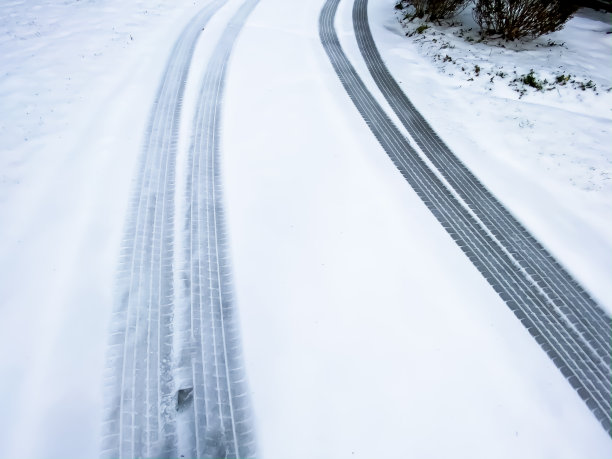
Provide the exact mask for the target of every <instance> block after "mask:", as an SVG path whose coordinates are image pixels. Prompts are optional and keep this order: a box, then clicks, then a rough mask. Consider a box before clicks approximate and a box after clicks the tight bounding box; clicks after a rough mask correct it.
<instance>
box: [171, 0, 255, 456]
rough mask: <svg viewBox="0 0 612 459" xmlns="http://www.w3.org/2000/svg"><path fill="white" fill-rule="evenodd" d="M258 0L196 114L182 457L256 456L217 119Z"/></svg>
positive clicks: (222, 49) (182, 340)
mask: <svg viewBox="0 0 612 459" xmlns="http://www.w3.org/2000/svg"><path fill="white" fill-rule="evenodd" d="M258 2H259V0H247V1H246V2H245V3H244V4H243V5H242V6H241V7H240V9H239V10H238V12H237V13H236V14H235V15H234V17H233V18H232V19H231V20H230V22H229V24H228V26H227V28H226V29H225V31H224V32H223V35H222V36H221V38H220V40H219V43H218V44H217V46H216V48H215V50H214V52H213V54H212V56H211V58H210V61H209V63H208V66H207V69H206V73H205V75H204V80H203V82H202V87H201V91H200V95H199V103H198V109H197V113H196V116H195V119H194V127H193V143H192V147H191V149H190V152H189V158H188V164H189V166H190V167H189V170H188V171H187V172H188V177H187V183H186V198H187V202H188V207H187V209H186V215H185V228H186V230H187V233H188V236H187V239H188V240H187V241H185V244H184V252H185V254H184V256H185V264H184V267H183V272H182V283H183V289H184V292H183V297H184V298H185V299H186V301H183V302H182V303H181V304H182V307H181V310H180V311H178V314H179V315H180V317H181V321H180V335H179V336H178V338H179V344H178V346H179V347H180V355H181V364H182V365H183V367H182V368H179V369H178V372H179V373H180V374H181V375H182V380H181V388H180V390H181V391H182V393H184V394H185V400H184V402H183V403H182V404H181V406H180V407H179V411H180V412H179V415H178V423H179V428H180V430H181V431H184V432H186V433H185V435H186V436H187V437H188V438H189V441H185V442H182V443H181V445H182V446H181V450H180V451H179V452H180V453H181V455H183V456H184V457H209V458H228V457H253V456H254V455H255V440H254V433H253V429H252V422H251V416H250V408H249V405H248V397H247V387H246V378H245V374H244V367H243V364H242V356H241V353H240V349H241V347H240V336H239V330H238V325H237V318H236V314H237V312H236V306H235V302H234V297H233V287H232V284H231V268H230V264H229V256H228V249H227V242H226V233H225V222H224V213H223V199H222V187H221V171H220V164H219V161H220V146H219V142H220V119H221V109H222V98H223V90H224V86H225V74H226V69H227V65H228V60H229V57H230V54H231V51H232V48H233V45H234V43H235V40H236V38H237V36H238V34H239V33H240V30H241V29H242V26H243V25H244V22H245V21H246V19H247V17H248V16H249V14H250V13H251V12H252V10H253V9H254V8H255V6H257V4H258Z"/></svg>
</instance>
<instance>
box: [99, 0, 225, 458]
mask: <svg viewBox="0 0 612 459" xmlns="http://www.w3.org/2000/svg"><path fill="white" fill-rule="evenodd" d="M223 3H224V0H215V1H212V2H211V3H209V4H208V5H207V6H206V7H205V8H204V9H203V10H201V11H200V12H199V13H198V14H197V15H196V16H195V17H194V18H193V19H192V20H191V22H190V23H189V24H188V25H187V27H186V28H185V30H184V31H183V32H182V34H181V35H180V37H179V39H178V40H177V42H176V44H175V45H174V48H173V50H172V53H171V56H170V59H169V61H168V64H167V66H166V69H165V72H164V76H163V78H162V82H161V85H160V88H159V90H158V93H157V96H156V100H155V103H154V106H153V109H152V112H151V118H150V120H149V126H148V128H147V132H146V135H145V141H144V145H143V152H142V156H141V159H140V164H139V167H138V171H139V172H138V176H137V180H136V187H135V191H134V192H133V195H132V199H131V202H130V205H129V211H128V212H129V213H128V216H127V222H126V229H125V236H124V241H123V244H122V249H121V257H120V263H119V272H118V277H117V287H116V298H115V310H114V312H113V317H112V319H111V333H110V334H111V337H110V343H109V350H108V358H107V370H106V378H105V387H106V400H105V402H106V404H105V412H104V415H103V419H104V420H103V425H102V446H101V455H102V456H103V457H112V458H123V457H152V456H155V457H160V456H161V457H169V456H173V455H175V450H176V429H175V422H174V417H175V405H176V402H175V390H174V383H173V378H172V348H173V326H172V320H173V299H174V288H173V271H172V259H173V219H174V174H175V170H174V167H175V159H176V147H177V145H176V144H177V137H178V124H179V117H180V116H179V115H180V111H181V101H182V97H183V92H184V87H185V80H186V77H187V72H188V70H189V64H190V61H191V57H192V54H193V51H194V48H195V43H196V40H197V38H198V37H199V35H200V33H201V31H202V29H203V27H204V26H205V25H206V24H207V22H208V21H209V19H210V18H211V17H212V16H213V14H214V13H215V12H216V11H217V10H218V9H219V8H220V6H221V5H222V4H223Z"/></svg>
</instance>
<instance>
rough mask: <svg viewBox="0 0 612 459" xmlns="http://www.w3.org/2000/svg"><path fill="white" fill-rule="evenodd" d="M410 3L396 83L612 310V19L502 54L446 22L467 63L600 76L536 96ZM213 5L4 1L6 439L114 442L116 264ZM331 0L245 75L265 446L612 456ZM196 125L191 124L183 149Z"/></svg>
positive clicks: (281, 12) (258, 413)
mask: <svg viewBox="0 0 612 459" xmlns="http://www.w3.org/2000/svg"><path fill="white" fill-rule="evenodd" d="M394 2H395V0H370V21H371V25H372V29H373V33H374V37H375V39H376V42H377V45H378V46H379V49H380V51H381V54H382V56H383V58H384V59H385V60H386V62H387V65H388V66H389V69H390V70H391V72H392V73H393V75H394V76H395V78H396V79H397V80H398V81H399V82H400V83H401V86H402V88H403V89H404V90H405V92H406V93H407V94H408V96H409V97H410V98H411V99H412V100H413V102H414V103H415V105H416V106H417V108H418V109H419V110H421V111H422V113H423V114H424V116H425V117H426V118H427V119H428V120H429V121H430V122H431V124H432V125H433V127H434V128H435V129H436V131H437V132H438V133H439V134H440V136H441V137H442V138H443V139H444V140H445V141H446V142H447V143H448V144H449V146H450V147H451V149H452V150H453V151H454V152H455V153H456V154H457V155H458V156H459V157H460V158H461V159H462V160H463V161H464V162H465V164H466V165H468V167H470V168H471V170H472V171H473V172H474V173H475V174H476V175H477V176H478V177H479V179H480V180H482V181H483V183H485V184H486V186H487V187H488V188H489V189H490V190H491V191H492V192H493V193H494V194H496V195H497V196H498V197H499V198H500V200H501V201H502V202H503V203H504V204H505V205H506V206H507V207H508V208H509V209H510V210H511V211H512V212H513V213H514V215H515V216H517V217H518V218H519V219H520V220H521V221H522V222H524V223H525V224H526V226H527V227H528V228H529V229H530V231H532V232H533V234H534V235H535V236H536V237H537V238H538V239H539V240H540V241H541V242H543V243H544V245H545V246H546V247H547V248H548V249H549V250H550V251H551V252H552V253H553V254H554V255H555V256H556V257H557V258H558V259H559V260H560V261H561V262H562V263H563V264H564V266H566V267H567V269H568V270H569V271H570V272H571V273H572V274H573V275H574V276H576V277H577V278H578V279H579V280H580V281H581V282H582V283H583V284H584V285H585V286H586V287H587V288H588V289H589V291H590V292H591V293H593V294H594V295H595V297H596V298H597V299H598V300H599V301H600V302H601V304H602V305H603V306H604V307H606V308H607V309H608V310H609V311H610V310H611V309H612V287H611V286H610V283H609V281H608V280H609V279H610V278H611V275H612V265H611V264H610V263H609V255H610V253H611V248H612V227H611V226H610V225H609V221H610V216H611V215H610V214H611V212H610V211H611V206H612V203H611V202H610V199H609V196H610V191H612V190H611V187H612V184H611V181H610V172H611V171H610V155H609V145H610V142H609V140H610V131H611V128H612V124H611V123H610V121H611V119H610V118H611V117H612V116H611V112H610V95H609V93H607V92H605V89H606V88H607V86H606V85H608V86H610V81H609V80H608V81H607V83H606V78H609V76H606V75H608V71H607V69H608V68H609V66H608V65H607V63H608V61H606V58H605V57H603V56H610V55H612V54H611V51H612V50H611V48H612V43H611V40H610V38H611V37H612V35H606V34H605V33H604V32H605V30H604V29H605V28H604V26H602V20H601V17H600V16H598V15H597V14H595V13H593V12H591V11H590V10H583V11H582V12H581V13H579V14H578V15H577V16H576V18H574V19H572V20H571V21H570V22H569V23H568V25H567V27H566V28H565V29H564V30H562V31H560V32H557V33H555V34H554V35H551V36H550V37H549V38H550V40H552V41H554V42H555V43H565V45H563V46H561V45H559V46H549V47H544V46H543V47H541V48H536V47H535V44H533V45H530V46H531V48H529V49H528V50H527V51H524V52H521V54H520V55H521V57H520V58H517V57H516V54H512V53H511V51H510V50H508V49H504V48H500V47H493V48H491V49H492V50H493V51H491V56H490V57H487V59H488V60H481V59H484V58H483V57H482V56H483V53H482V49H484V48H482V47H484V46H485V45H484V44H479V45H478V46H479V47H480V48H478V49H481V51H478V53H477V56H476V57H474V56H473V55H471V54H470V53H472V52H474V53H476V51H470V50H471V49H477V48H470V47H465V48H462V46H463V45H460V43H464V42H463V41H460V40H459V39H460V38H461V37H458V36H457V35H455V34H454V32H457V34H458V29H456V28H455V29H453V28H452V27H451V28H446V29H444V30H440V31H439V32H436V33H440V34H442V33H444V36H445V37H446V38H445V39H446V40H447V41H449V42H451V44H453V45H454V46H455V48H454V49H449V50H448V54H449V55H450V54H451V51H453V52H456V53H457V54H456V55H455V54H453V55H452V56H451V57H452V58H453V60H455V61H459V62H462V61H461V59H463V60H465V61H466V62H468V61H469V62H470V63H472V62H478V63H479V64H478V65H479V66H480V67H481V69H482V70H481V73H484V74H486V72H488V71H490V69H492V70H494V69H497V68H498V67H500V66H501V67H504V68H505V69H507V70H508V71H509V73H511V72H512V71H514V67H513V66H514V65H516V66H517V69H516V71H517V74H524V73H526V72H528V71H529V70H530V69H531V68H534V70H537V71H538V75H540V77H541V78H545V77H548V78H552V76H554V75H555V74H556V72H557V71H558V70H557V67H558V66H564V67H563V68H562V69H560V70H559V71H562V72H564V74H567V73H571V74H573V75H577V76H578V77H580V78H581V81H582V78H583V77H584V78H587V77H588V78H590V79H592V80H593V81H595V82H596V83H597V87H598V89H600V94H599V95H597V94H595V91H584V92H583V91H581V90H580V91H576V90H574V89H572V88H560V89H559V91H557V90H553V91H549V92H546V93H539V92H535V91H530V92H527V93H525V94H524V95H523V96H522V97H520V98H519V93H517V92H516V91H514V90H513V89H512V88H511V87H509V86H508V85H507V83H506V81H505V80H504V81H502V80H503V79H502V78H501V77H499V78H494V80H493V83H488V82H489V81H490V77H489V76H488V75H487V76H485V75H484V74H483V75H482V76H480V77H478V78H475V77H474V76H473V75H467V74H465V73H464V72H462V71H460V67H458V68H456V67H448V66H444V67H442V66H441V65H440V64H439V60H436V59H434V57H435V54H436V53H439V52H440V51H439V50H436V49H435V48H434V47H432V46H431V43H432V42H431V39H432V38H435V36H431V33H432V32H433V30H428V31H427V33H428V34H429V35H427V36H426V37H424V38H421V39H420V41H419V40H416V42H415V40H414V38H415V37H414V36H413V37H406V36H405V34H406V29H404V28H402V25H401V24H400V22H399V20H398V18H397V16H396V15H395V11H394V9H393V5H394ZM204 3H205V0H204V1H203V0H196V1H193V0H190V1H187V0H174V1H172V2H170V1H161V0H157V1H154V2H145V1H144V0H142V1H141V0H133V1H129V2H126V1H119V0H97V1H94V0H90V1H86V0H81V1H78V0H76V1H69V0H65V1H61V2H57V1H52V0H28V1H17V0H14V1H9V2H3V3H2V4H1V5H0V32H1V33H0V62H1V63H2V66H1V67H0V222H1V225H0V260H2V264H1V265H0V298H2V311H3V317H2V321H0V324H1V325H0V375H1V376H2V378H1V383H0V394H1V395H0V406H2V414H1V415H0V432H1V433H0V457H11V458H13V457H14V458H22V457H23V458H25V457H32V458H44V457H58V458H59V457H62V458H69V457H74V458H84V457H88V458H89V457H96V456H97V455H98V448H99V432H100V425H99V424H100V419H101V410H102V405H101V403H102V402H101V395H102V386H103V378H102V373H103V369H104V355H105V348H106V343H107V332H108V320H109V318H110V314H111V311H112V307H113V303H112V293H113V278H114V276H115V270H116V267H117V262H118V254H119V247H120V243H121V236H122V229H123V225H124V217H125V212H126V208H127V204H128V199H129V196H130V192H131V187H132V179H133V176H134V174H135V166H136V163H137V159H138V156H139V154H140V152H141V142H142V138H143V135H144V130H145V126H146V123H147V117H148V115H149V112H150V110H151V104H152V102H153V100H154V96H155V93H156V90H157V87H158V85H159V79H160V78H161V75H162V72H163V69H164V66H165V64H166V62H167V59H168V55H169V53H170V50H171V47H172V45H173V44H174V41H175V40H176V38H177V37H178V36H179V34H180V32H181V30H182V29H183V27H184V26H185V25H186V24H187V22H188V21H189V19H190V18H191V17H192V16H193V15H194V14H195V13H196V12H197V11H199V10H200V9H201V7H202V6H203V5H204ZM240 3H241V2H240V1H239V0H230V1H229V7H230V9H228V10H227V11H226V12H224V11H221V12H220V15H219V17H218V18H217V20H216V21H212V22H211V25H210V27H207V29H206V30H205V31H204V32H203V33H202V36H201V39H200V42H199V44H198V47H197V48H196V53H195V55H194V60H193V65H192V74H191V75H190V77H189V79H188V82H187V88H186V93H185V94H186V101H185V104H184V107H183V109H184V113H183V119H184V120H187V122H186V125H189V122H190V121H191V120H192V119H193V113H194V112H195V101H194V96H195V95H196V94H197V92H198V89H199V83H200V81H199V79H198V76H201V75H202V71H203V69H204V68H205V65H206V62H207V59H208V57H209V54H210V51H211V49H212V48H213V47H214V44H215V41H216V39H217V38H218V36H219V34H220V31H222V30H223V27H224V22H223V21H224V20H226V19H227V18H228V17H229V12H230V11H231V10H232V9H235V8H237V7H239V4H240ZM323 3H324V2H323V0H313V1H308V2H305V1H298V0H293V1H288V0H261V3H260V4H259V6H258V7H257V8H256V9H255V11H254V12H253V14H252V16H251V17H250V18H249V20H248V21H247V23H246V25H245V28H244V30H243V31H242V32H241V35H240V36H239V38H238V41H237V43H236V46H235V48H234V51H233V55H232V56H231V59H230V66H229V68H228V80H227V84H226V89H225V103H224V108H223V110H224V111H223V119H222V126H223V128H222V129H223V131H222V132H223V144H222V147H221V148H222V152H223V155H224V159H223V164H222V167H223V179H224V183H225V186H224V192H225V202H226V211H227V217H228V230H229V236H230V237H229V239H230V240H229V245H230V251H231V255H232V264H233V269H234V275H235V289H236V295H237V303H238V307H239V310H240V321H241V330H242V336H243V340H242V341H243V343H242V344H243V348H244V355H245V359H246V366H247V368H246V369H247V375H248V379H249V385H250V392H251V398H252V404H253V407H254V410H255V417H256V428H257V434H258V444H259V453H260V454H259V455H260V456H262V457H271V458H293V457H295V458H297V457H304V458H313V457H321V458H331V457H333V458H339V457H364V458H367V457H398V458H399V457H418V458H426V457H432V458H446V457H454V458H458V457H466V458H479V457H480V458H491V457H495V458H505V457H507V458H517V457H521V458H534V459H536V458H542V457H552V458H577V457H580V458H603V457H609V456H610V454H612V441H611V440H610V438H609V437H608V436H607V435H606V434H605V432H604V431H603V429H602V428H601V426H600V425H599V423H598V422H597V421H596V420H595V418H594V417H593V416H592V414H591V413H590V411H589V410H588V408H587V407H586V406H585V405H584V403H583V402H582V401H581V399H580V398H579V397H578V395H577V394H576V393H575V392H574V391H573V389H572V388H571V387H570V385H569V384H568V383H567V382H566V380H565V379H564V378H563V376H562V375H561V374H560V372H559V371H558V370H557V369H556V367H555V366H554V365H553V363H552V362H550V361H549V359H548V357H547V356H546V355H545V354H544V352H543V351H542V350H541V349H540V348H539V346H538V345H537V343H536V342H535V341H534V340H533V339H532V338H531V337H530V335H529V334H528V332H527V331H526V330H525V329H524V328H523V326H522V325H521V323H520V322H519V321H517V320H516V318H515V317H514V315H513V314H512V313H511V312H510V311H509V310H508V308H507V307H506V306H505V304H504V303H503V302H502V301H501V299H500V298H499V297H498V296H497V295H496V294H495V292H494V291H493V290H492V289H491V287H490V286H489V285H488V284H487V283H486V281H485V280H484V279H483V278H482V277H481V275H480V274H479V273H478V271H477V270H476V269H475V268H474V267H473V266H472V265H471V263H470V262H469V260H468V259H467V258H466V257H465V256H464V255H463V253H462V252H461V251H460V249H459V248H458V247H457V246H456V245H455V244H454V242H453V241H452V239H451V238H450V237H449V236H448V235H447V234H446V232H445V231H444V229H443V228H442V227H440V225H439V224H438V222H437V221H436V220H435V219H434V217H433V216H432V215H431V214H430V213H429V211H428V210H427V209H426V207H425V206H424V205H423V204H422V202H421V201H420V200H419V198H418V197H417V196H416V195H415V194H414V193H413V192H412V190H411V189H410V187H409V186H408V185H407V183H406V182H405V181H404V179H403V178H402V177H401V175H400V174H399V173H398V172H397V170H396V169H395V167H394V166H393V164H392V163H391V161H390V160H389V158H388V157H387V156H386V154H385V152H384V151H383V150H382V148H381V147H380V146H379V144H378V143H377V142H376V140H375V139H374V138H373V136H372V135H371V134H370V131H369V130H368V129H367V127H366V125H365V123H364V122H363V120H362V119H361V117H360V116H359V114H358V113H357V111H356V110H355V108H354V106H353V105H352V102H351V101H350V99H349V98H348V97H347V96H346V93H345V92H344V90H343V88H342V85H341V84H340V82H339V81H338V79H337V77H336V75H335V73H334V71H333V69H332V67H331V65H330V63H329V61H328V60H327V56H326V55H325V53H324V51H323V48H322V46H321V44H320V42H319V36H318V30H317V27H318V15H319V12H320V9H321V7H322V5H323ZM351 9H352V2H351V1H349V0H343V1H342V3H341V5H340V10H339V16H338V19H337V28H338V32H339V34H340V36H341V41H342V45H343V47H344V48H345V51H346V52H347V54H348V55H349V57H350V59H351V60H352V62H353V64H354V65H355V67H356V68H357V70H358V71H359V72H360V74H361V76H362V78H363V79H364V80H365V82H366V84H368V87H369V88H370V89H371V90H372V92H373V93H374V95H375V96H376V97H377V98H378V99H379V100H381V99H382V96H380V94H378V92H376V88H375V85H374V83H373V82H372V81H371V80H370V79H369V77H368V75H367V71H366V70H365V64H364V63H363V61H362V60H361V58H360V56H359V50H358V48H357V44H356V42H355V40H354V36H353V32H352V23H351ZM592 37H597V38H596V39H595V38H592ZM417 38H419V37H417ZM591 38H592V39H591ZM547 39H548V38H545V39H543V42H542V43H546V40H547ZM426 40H429V41H427V43H429V44H427V43H425V41H426ZM487 49H489V48H487ZM446 52H447V50H446V49H445V50H444V53H445V54H446ZM531 59H533V62H534V63H533V66H532V60H531ZM447 64H448V62H447ZM452 69H454V70H452ZM546 71H548V72H550V73H551V76H548V74H546V73H545V72H546ZM581 72H582V73H581ZM451 73H453V75H451ZM469 78H473V81H468V80H469ZM479 78H480V79H479ZM508 78H509V77H508ZM485 79H486V80H485ZM570 89H572V90H571V91H570ZM381 102H382V100H381ZM383 106H384V107H386V106H385V105H384V104H383ZM189 136H190V132H189V128H185V129H183V130H182V132H181V138H180V139H179V142H180V143H181V145H183V148H185V145H187V144H188V143H189V142H188V139H189ZM177 180H178V181H179V182H180V180H181V178H180V177H178V178H177Z"/></svg>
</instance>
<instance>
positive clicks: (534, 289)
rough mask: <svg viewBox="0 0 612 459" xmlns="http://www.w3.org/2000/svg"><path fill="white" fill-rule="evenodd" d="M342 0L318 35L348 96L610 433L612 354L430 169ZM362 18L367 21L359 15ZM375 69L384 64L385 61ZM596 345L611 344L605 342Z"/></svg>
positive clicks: (327, 10)
mask: <svg viewBox="0 0 612 459" xmlns="http://www.w3.org/2000/svg"><path fill="white" fill-rule="evenodd" d="M339 1H340V0H327V2H326V3H325V5H324V7H323V9H322V11H321V15H320V18H319V35H320V39H321V43H322V44H323V47H324V49H325V51H326V53H327V55H328V57H329V59H330V61H331V63H332V66H333V67H334V70H335V71H336V74H337V75H338V77H339V79H340V81H341V82H342V85H343V86H344V88H345V90H346V92H347V93H348V95H349V97H350V98H351V100H352V101H353V103H354V104H355V106H356V108H357V109H358V111H359V112H360V114H361V115H362V117H363V118H364V120H365V122H366V123H367V125H368V127H369V128H370V130H371V131H372V133H373V134H374V136H375V137H376V138H377V140H378V141H379V143H380V144H381V146H382V147H383V149H384V150H385V151H386V152H387V154H388V155H389V157H390V158H391V159H392V161H393V162H394V164H395V165H396V167H397V168H398V169H399V171H400V172H401V173H402V175H403V176H404V178H405V179H406V180H407V181H408V183H409V184H410V185H411V187H412V188H413V189H414V191H415V192H416V193H417V194H418V196H419V197H420V198H421V200H422V201H423V202H424V204H425V205H426V206H427V207H428V208H429V210H430V211H431V212H432V213H433V215H434V216H435V217H436V219H437V220H438V221H439V222H440V223H441V224H442V226H443V227H444V228H445V230H446V231H447V232H448V234H449V235H450V236H451V237H452V238H453V240H454V241H455V242H456V243H457V245H458V246H459V247H460V248H461V250H462V251H463V252H464V253H465V254H466V255H467V256H468V258H469V259H470V260H471V261H472V263H473V264H474V266H475V267H476V268H477V269H478V270H479V271H480V272H481V273H482V275H483V276H484V277H485V279H486V280H487V281H488V282H489V284H490V285H491V286H492V287H493V288H494V289H495V291H496V292H497V293H498V294H499V295H500V297H501V298H502V299H503V300H504V301H505V302H506V304H507V305H508V307H509V308H510V309H511V310H512V311H513V313H514V314H515V316H516V317H517V318H518V319H519V320H520V321H521V322H522V323H523V325H524V326H525V327H526V329H527V331H528V332H529V333H530V334H531V335H532V336H533V337H534V339H535V340H536V341H537V342H538V344H539V345H540V346H541V347H542V349H543V350H544V351H545V352H546V353H547V354H548V355H549V357H550V358H551V359H552V360H553V362H554V363H555V365H556V366H557V367H558V368H559V370H560V371H561V372H562V373H563V375H564V376H565V377H566V378H567V380H568V382H569V383H570V384H571V385H572V386H573V387H574V388H575V389H576V391H577V392H578V394H579V395H580V397H581V398H582V399H583V400H584V401H585V402H586V404H587V405H588V407H589V408H590V409H591V411H592V412H593V414H594V415H595V416H596V417H597V419H598V420H599V421H600V422H601V424H602V426H603V427H604V429H605V430H606V431H607V432H608V433H612V422H611V414H610V413H611V401H610V393H611V382H610V366H609V364H606V359H602V358H601V355H599V352H597V351H596V350H597V347H596V346H591V345H590V344H588V339H590V335H589V337H585V335H584V334H582V333H581V331H580V330H581V329H579V328H578V326H575V325H574V324H573V323H572V320H571V319H570V318H569V317H568V316H566V315H565V314H564V312H563V310H562V308H561V307H552V306H551V298H550V296H549V292H548V291H547V290H546V289H544V288H542V287H540V285H538V282H537V281H538V279H534V278H532V273H530V272H529V271H528V269H527V268H523V267H522V266H521V265H520V263H519V262H518V260H517V259H515V257H516V255H515V253H513V252H515V251H516V249H515V248H514V247H513V246H511V247H510V249H506V248H505V247H504V246H502V245H501V244H500V242H499V240H498V234H497V233H498V230H497V229H495V228H493V229H489V228H487V227H486V226H484V225H483V222H482V221H479V219H478V218H476V217H475V216H474V214H473V213H472V212H474V213H475V211H473V210H472V209H471V208H470V211H468V208H466V207H464V205H463V204H462V203H461V202H460V201H459V200H458V199H457V198H456V197H455V195H454V194H453V193H452V192H451V191H450V190H449V189H448V188H446V186H445V184H444V183H443V182H442V181H441V180H440V179H439V178H438V177H437V176H436V175H435V174H434V172H433V171H432V170H431V169H429V167H428V166H427V165H426V164H425V162H424V161H423V160H422V159H421V158H420V156H419V155H418V153H417V152H416V151H415V150H414V148H413V147H412V146H411V145H410V143H409V142H408V140H407V139H406V138H405V137H404V136H403V135H402V134H401V133H400V131H399V130H398V129H397V127H396V126H395V125H394V124H393V122H392V121H391V120H390V119H389V117H388V116H387V114H386V113H385V112H384V110H383V109H382V108H381V107H380V105H379V104H378V103H377V101H376V100H375V99H374V97H373V96H372V95H371V94H370V92H369V91H368V90H367V88H366V87H365V85H364V83H363V81H362V80H361V79H360V77H359V75H358V74H357V72H356V71H355V69H354V67H353V66H352V65H351V63H350V61H349V60H348V58H347V56H346V55H345V53H344V51H343V50H342V47H341V46H340V43H339V41H338V36H337V34H336V31H335V29H334V17H335V14H336V11H337V8H338V3H339ZM355 8H356V9H358V6H357V5H356V7H355ZM358 13H360V11H358ZM361 13H362V11H361ZM357 17H358V20H359V21H361V20H362V19H360V14H357ZM366 21H367V17H366ZM362 52H364V51H362ZM372 68H373V69H374V67H372ZM374 70H377V71H380V68H376V69H374ZM371 71H373V70H371ZM387 73H388V72H387ZM373 74H374V71H373ZM410 115H411V114H405V116H410ZM400 119H401V118H400ZM457 192H458V191H457ZM468 207H469V206H468ZM529 269H531V268H529ZM572 288H574V289H575V290H576V288H575V287H572ZM600 322H601V321H600ZM596 323H598V325H602V324H601V323H599V322H596ZM583 326H584V324H583ZM582 330H583V331H584V329H582ZM597 345H598V346H603V348H604V349H605V345H604V344H603V343H602V342H601V341H599V342H598V344H597ZM594 350H595V352H594Z"/></svg>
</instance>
